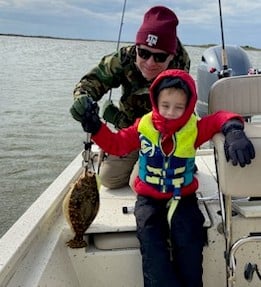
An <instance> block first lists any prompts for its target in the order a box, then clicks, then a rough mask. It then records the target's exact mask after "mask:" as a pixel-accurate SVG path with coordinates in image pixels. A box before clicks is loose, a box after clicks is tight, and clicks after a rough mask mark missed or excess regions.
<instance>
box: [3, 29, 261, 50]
mask: <svg viewBox="0 0 261 287" xmlns="http://www.w3.org/2000/svg"><path fill="white" fill-rule="evenodd" d="M0 36H8V37H25V38H41V39H54V40H68V41H99V42H116V41H113V40H99V39H82V38H65V37H54V36H41V35H23V34H13V33H0ZM122 42H123V43H132V42H128V41H122ZM217 45H219V44H197V45H195V44H184V46H189V47H199V48H205V49H207V48H209V47H213V46H217ZM240 47H241V48H243V49H245V50H251V51H261V48H256V47H252V46H248V45H245V46H240Z"/></svg>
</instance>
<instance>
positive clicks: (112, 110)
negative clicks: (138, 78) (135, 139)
mask: <svg viewBox="0 0 261 287" xmlns="http://www.w3.org/2000/svg"><path fill="white" fill-rule="evenodd" d="M120 114H121V112H120V110H119V108H117V107H116V106H114V104H113V103H112V101H111V100H108V101H105V103H104V105H103V111H102V115H103V118H104V119H105V121H106V122H108V123H111V124H113V125H115V126H117V123H118V121H119V117H120Z"/></svg>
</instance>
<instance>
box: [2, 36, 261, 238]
mask: <svg viewBox="0 0 261 287" xmlns="http://www.w3.org/2000/svg"><path fill="white" fill-rule="evenodd" d="M115 49H116V43H114V42H100V41H76V40H75V41H73V40H59V39H44V38H24V37H9V36H0V66H1V71H0V135H1V138H0V162H1V168H0V237H1V236H2V235H3V234H4V232H6V231H7V229H8V228H10V227H11V225H12V224H13V223H14V222H15V221H16V220H17V219H18V218H19V217H20V216H21V215H22V214H23V213H24V211H25V210H26V209H27V208H28V207H29V206H30V205H31V204H32V203H33V202H34V201H35V199H36V198H37V197H38V196H39V195H40V194H41V193H42V192H43V191H44V190H45V189H46V188H47V187H48V185H49V184H50V183H51V182H52V181H53V180H54V179H55V178H56V177H57V176H58V175H59V174H60V173H61V172H62V170H63V169H64V168H65V167H66V166H67V165H68V164H69V163H70V161H71V160H72V159H73V158H74V157H75V156H76V155H77V154H78V153H79V152H80V151H81V150H82V148H83V141H84V140H85V134H84V133H83V132H82V129H81V126H80V124H79V123H78V122H76V121H74V120H73V119H72V118H71V116H70V114H69V108H70V106H71V104H72V102H73V100H72V91H73V89H74V86H75V84H76V83H77V82H78V81H79V79H80V78H81V77H82V76H83V75H84V74H85V73H86V72H87V71H89V70H90V69H91V68H92V67H93V66H94V65H95V64H96V63H97V62H98V61H99V59H100V58H101V57H102V56H103V55H104V54H107V53H110V52H113V51H114V50H115ZM187 50H188V52H189V54H190V56H191V59H192V66H191V73H192V75H194V76H196V70H197V65H198V63H199V62H200V58H201V55H202V52H203V51H204V49H203V48H195V47H189V46H188V47H187ZM247 53H248V55H249V57H250V60H251V61H252V64H253V66H254V67H256V68H261V52H256V51H248V52H247ZM112 95H113V98H114V99H117V97H118V95H119V91H118V90H116V91H115V92H114V93H113V94H112Z"/></svg>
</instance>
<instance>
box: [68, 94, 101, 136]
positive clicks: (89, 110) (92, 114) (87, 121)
mask: <svg viewBox="0 0 261 287" xmlns="http://www.w3.org/2000/svg"><path fill="white" fill-rule="evenodd" d="M70 112H71V114H72V116H73V118H74V119H75V120H77V121H80V122H81V124H82V127H83V129H84V131H85V132H87V133H91V134H93V135H95V134H96V133H97V132H98V130H99V129H100V127H101V120H100V118H99V115H98V112H99V107H98V105H97V103H96V102H94V101H93V99H92V98H91V97H89V96H82V97H80V98H78V99H76V100H75V102H74V104H73V105H72V107H71V109H70Z"/></svg>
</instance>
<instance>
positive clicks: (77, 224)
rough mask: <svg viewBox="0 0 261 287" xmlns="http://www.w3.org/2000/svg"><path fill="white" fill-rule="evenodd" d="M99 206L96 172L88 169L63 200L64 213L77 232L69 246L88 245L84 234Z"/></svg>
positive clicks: (80, 246)
mask: <svg viewBox="0 0 261 287" xmlns="http://www.w3.org/2000/svg"><path fill="white" fill-rule="evenodd" d="M99 206H100V198H99V192H98V186H97V180H96V174H95V173H94V172H91V171H86V172H84V174H83V175H82V176H81V177H80V178H79V179H78V180H77V182H76V183H75V184H74V185H73V186H72V187H71V188H70V190H69V191H68V193H67V195H66V196H65V198H64V200H63V214H64V216H65V218H66V220H67V222H68V224H69V225H70V227H71V229H72V230H73V231H74V233H75V236H74V238H73V239H71V240H69V241H68V242H67V245H68V246H69V247H71V248H82V247H86V246H87V245H88V244H87V242H86V241H85V240H84V239H83V235H84V233H85V231H86V230H87V229H88V228H89V226H90V225H91V223H92V222H93V220H94V219H95V217H96V215H97V213H98V210H99Z"/></svg>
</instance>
